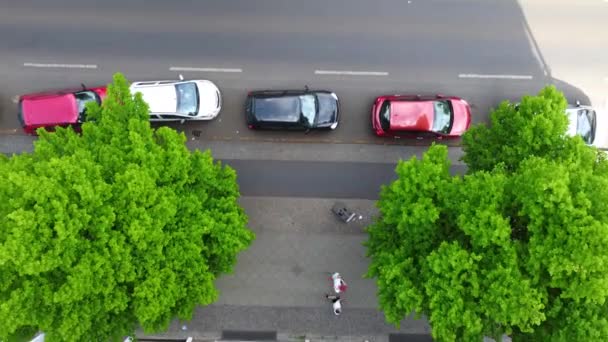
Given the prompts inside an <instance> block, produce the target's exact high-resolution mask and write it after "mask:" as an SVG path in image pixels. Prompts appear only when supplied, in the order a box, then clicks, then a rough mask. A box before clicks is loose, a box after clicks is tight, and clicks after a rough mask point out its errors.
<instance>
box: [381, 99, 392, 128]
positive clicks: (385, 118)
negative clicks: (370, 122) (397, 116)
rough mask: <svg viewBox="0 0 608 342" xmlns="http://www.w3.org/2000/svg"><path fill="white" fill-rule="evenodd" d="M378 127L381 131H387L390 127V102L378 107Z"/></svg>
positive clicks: (387, 101)
mask: <svg viewBox="0 0 608 342" xmlns="http://www.w3.org/2000/svg"><path fill="white" fill-rule="evenodd" d="M379 116H380V126H382V129H383V130H385V131H386V130H388V129H389V128H390V127H391V102H390V101H389V100H386V101H384V102H383V103H382V107H380V115H379Z"/></svg>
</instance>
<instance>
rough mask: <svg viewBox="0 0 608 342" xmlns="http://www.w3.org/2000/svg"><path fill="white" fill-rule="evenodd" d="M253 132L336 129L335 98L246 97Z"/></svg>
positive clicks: (291, 93) (324, 94) (316, 94)
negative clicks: (255, 130) (263, 130)
mask: <svg viewBox="0 0 608 342" xmlns="http://www.w3.org/2000/svg"><path fill="white" fill-rule="evenodd" d="M245 111H246V116H247V126H248V127H249V128H252V129H285V130H304V131H309V130H311V129H336V127H338V96H336V94H334V93H332V92H330V91H326V90H309V89H308V88H306V89H303V90H263V91H253V92H250V93H249V95H248V96H247V103H246V108H245Z"/></svg>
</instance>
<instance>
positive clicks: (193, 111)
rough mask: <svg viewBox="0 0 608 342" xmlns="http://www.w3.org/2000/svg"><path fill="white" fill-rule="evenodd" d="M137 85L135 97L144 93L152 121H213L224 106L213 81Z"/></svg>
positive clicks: (133, 90)
mask: <svg viewBox="0 0 608 342" xmlns="http://www.w3.org/2000/svg"><path fill="white" fill-rule="evenodd" d="M180 79H181V80H179V81H147V82H134V83H133V84H131V86H130V90H131V93H132V94H135V93H141V94H142V96H143V99H144V101H146V102H147V103H148V106H149V107H150V121H182V122H183V121H187V120H211V119H213V118H215V117H216V116H217V115H218V114H219V113H220V109H221V107H222V96H221V94H220V90H219V89H218V87H217V86H216V85H215V84H213V82H211V81H207V80H191V81H184V80H183V78H182V76H181V75H180Z"/></svg>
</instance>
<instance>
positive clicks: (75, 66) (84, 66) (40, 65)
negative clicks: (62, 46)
mask: <svg viewBox="0 0 608 342" xmlns="http://www.w3.org/2000/svg"><path fill="white" fill-rule="evenodd" d="M23 66H24V67H33V68H64V69H97V65H95V64H56V63H50V64H44V63H23Z"/></svg>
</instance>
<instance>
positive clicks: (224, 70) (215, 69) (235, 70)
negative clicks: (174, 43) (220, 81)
mask: <svg viewBox="0 0 608 342" xmlns="http://www.w3.org/2000/svg"><path fill="white" fill-rule="evenodd" d="M169 70H170V71H200V72H243V69H241V68H193V67H179V66H172V67H170V68H169Z"/></svg>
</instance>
